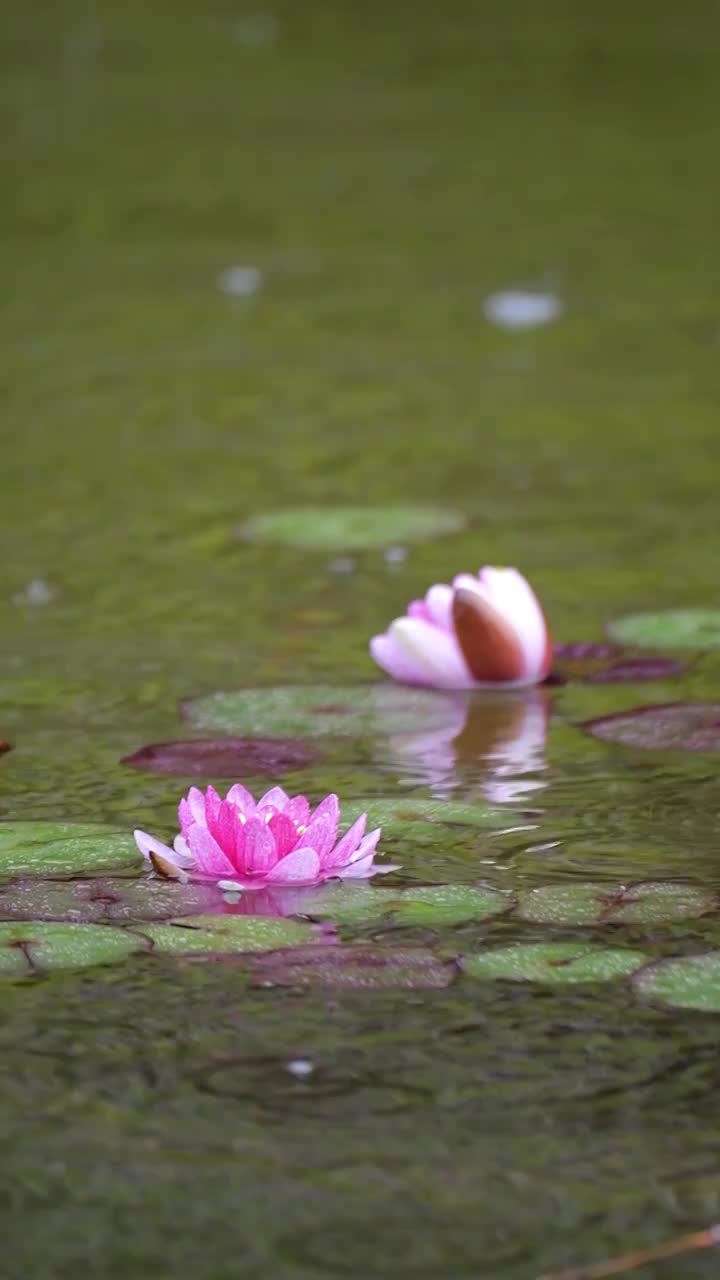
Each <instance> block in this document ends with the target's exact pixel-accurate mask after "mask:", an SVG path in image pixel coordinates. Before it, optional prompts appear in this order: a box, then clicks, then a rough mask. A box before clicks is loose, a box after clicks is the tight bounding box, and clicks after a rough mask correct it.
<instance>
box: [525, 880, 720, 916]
mask: <svg viewBox="0 0 720 1280" xmlns="http://www.w3.org/2000/svg"><path fill="white" fill-rule="evenodd" d="M717 905H718V903H717V898H716V896H715V894H714V893H711V892H710V891H709V890H707V889H699V888H695V887H694V886H693V885H687V884H676V883H674V882H673V881H670V880H667V881H666V880H646V881H642V882H640V883H638V884H630V885H622V884H607V883H602V882H598V883H583V884H550V885H541V886H540V888H538V889H530V890H528V891H527V892H525V893H521V894H520V895H519V901H518V908H517V915H518V916H519V917H520V919H522V920H528V921H533V922H534V923H536V924H557V925H607V924H671V923H672V922H673V921H676V920H689V919H693V918H695V917H697V916H702V915H705V914H706V913H707V912H708V911H714V910H716V909H717Z"/></svg>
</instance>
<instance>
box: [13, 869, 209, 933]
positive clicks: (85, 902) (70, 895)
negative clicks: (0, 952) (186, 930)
mask: <svg viewBox="0 0 720 1280" xmlns="http://www.w3.org/2000/svg"><path fill="white" fill-rule="evenodd" d="M227 910H228V907H227V904H226V902H225V899H224V897H223V895H222V894H221V893H220V891H219V890H218V889H217V887H216V886H215V885H212V884H193V883H191V884H178V883H175V882H173V881H170V880H155V879H152V878H151V877H150V876H139V877H137V878H131V877H125V878H123V877H121V876H94V877H93V878H92V879H88V880H41V879H40V878H39V877H38V876H31V877H29V878H28V879H23V880H11V881H9V882H8V883H6V884H3V885H0V920H67V921H70V922H73V923H75V924H103V923H105V922H109V923H111V924H116V923H120V922H122V923H123V924H128V923H132V922H134V921H138V920H171V919H173V918H174V917H176V916H180V915H184V914H185V915H197V914H198V912H199V911H208V912H213V913H214V912H218V913H220V914H222V913H224V912H225V911H227Z"/></svg>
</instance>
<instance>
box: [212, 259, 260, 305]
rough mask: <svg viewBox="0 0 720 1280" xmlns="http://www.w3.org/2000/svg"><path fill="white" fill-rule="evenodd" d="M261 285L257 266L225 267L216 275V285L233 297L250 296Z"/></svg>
mask: <svg viewBox="0 0 720 1280" xmlns="http://www.w3.org/2000/svg"><path fill="white" fill-rule="evenodd" d="M261 285H262V272H261V271H260V269H259V268H258V267H226V269H225V270H224V271H221V273H220V275H219V276H218V287H219V288H220V289H221V290H222V292H223V293H228V294H230V295H231V297H233V298H252V296H253V294H256V293H257V292H258V290H259V289H260V286H261Z"/></svg>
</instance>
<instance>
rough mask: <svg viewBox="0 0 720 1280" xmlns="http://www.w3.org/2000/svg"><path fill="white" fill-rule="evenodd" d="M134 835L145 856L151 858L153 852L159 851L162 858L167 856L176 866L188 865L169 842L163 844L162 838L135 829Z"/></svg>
mask: <svg viewBox="0 0 720 1280" xmlns="http://www.w3.org/2000/svg"><path fill="white" fill-rule="evenodd" d="M133 836H134V838H135V843H136V845H137V847H138V849H139V850H140V852H141V854H142V856H143V858H147V859H148V860H149V859H150V854H151V853H159V854H160V857H161V858H167V860H168V862H172V864H173V866H174V867H184V866H187V863H186V862H182V861H181V860H180V858H179V856H178V854H177V853H176V852H175V850H174V849H171V848H170V846H169V845H167V844H163V842H162V840H156V839H155V837H154V836H151V835H148V833H147V831H133ZM193 861H194V860H193Z"/></svg>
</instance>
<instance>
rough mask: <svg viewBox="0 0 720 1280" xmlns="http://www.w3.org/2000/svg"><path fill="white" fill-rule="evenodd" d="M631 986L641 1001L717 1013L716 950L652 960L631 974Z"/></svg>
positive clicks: (719, 972) (719, 978)
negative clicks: (632, 975)
mask: <svg viewBox="0 0 720 1280" xmlns="http://www.w3.org/2000/svg"><path fill="white" fill-rule="evenodd" d="M632 985H633V990H634V991H635V993H636V995H638V996H640V997H642V999H644V1000H651V1001H653V1002H655V1003H659V1004H666V1005H670V1006H671V1007H672V1008H674V1009H700V1010H702V1011H703V1012H705V1013H720V951H705V952H703V953H702V954H700V955H696V956H675V957H672V958H671V959H669V960H656V961H655V962H654V963H652V964H648V965H645V967H644V968H643V969H640V970H639V971H638V972H637V973H636V974H635V975H634V977H633V979H632Z"/></svg>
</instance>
